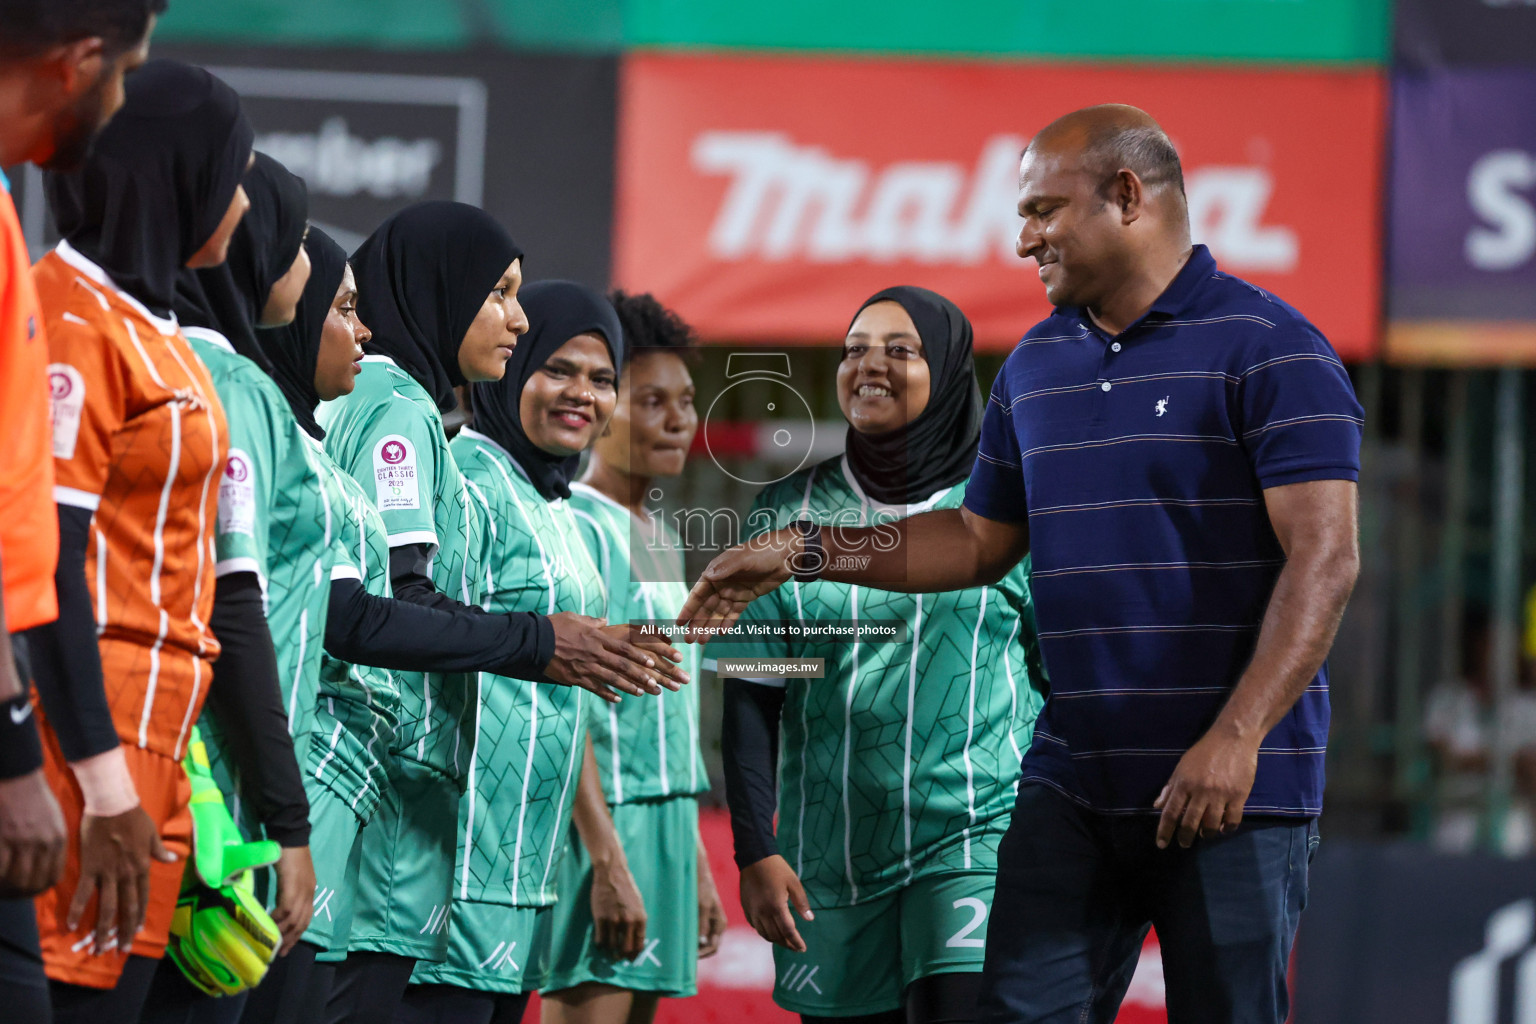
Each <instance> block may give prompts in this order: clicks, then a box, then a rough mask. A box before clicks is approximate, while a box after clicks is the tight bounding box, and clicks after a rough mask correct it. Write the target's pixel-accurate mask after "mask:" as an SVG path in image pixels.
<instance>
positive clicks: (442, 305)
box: [352, 202, 526, 412]
mask: <svg viewBox="0 0 1536 1024" xmlns="http://www.w3.org/2000/svg"><path fill="white" fill-rule="evenodd" d="M522 260H523V250H522V248H521V247H519V246H518V244H517V243H516V242H514V241H512V237H511V236H510V235H508V234H507V232H506V229H505V228H503V227H502V226H501V225H500V224H498V223H497V222H496V221H495V219H494V218H492V217H491V216H490V215H489V214H487V213H486V212H485V211H483V210H480V209H477V208H476V207H473V206H466V205H465V204H463V203H450V202H428V203H418V204H417V205H415V206H412V207H409V208H407V209H405V210H402V211H401V212H400V213H397V214H395V215H394V216H393V217H391V218H389V219H388V220H386V221H385V222H384V223H383V224H381V225H379V227H378V229H377V230H375V231H374V233H373V234H372V235H370V236H369V237H368V240H367V241H365V242H364V243H363V244H362V245H361V246H360V247H359V248H358V250H357V252H355V253H353V254H352V266H353V269H354V270H355V271H356V273H357V288H358V301H359V303H360V305H359V306H358V315H359V316H360V317H361V318H362V321H363V322H364V323H365V324H367V325H368V326H369V327H370V328H371V329H372V330H373V348H374V350H375V351H377V352H380V353H383V354H384V355H387V356H389V357H390V358H391V359H393V360H394V361H395V363H396V364H397V365H398V366H399V367H400V368H401V369H402V370H404V371H405V372H406V373H408V374H410V376H411V377H412V378H413V379H414V380H415V381H416V382H417V383H418V384H420V385H421V387H422V388H424V389H425V390H426V392H427V394H429V395H430V396H432V400H433V401H434V402H436V404H437V408H438V411H439V412H448V411H449V410H451V409H452V408H453V407H454V402H455V399H454V392H453V389H454V388H456V387H459V386H460V385H463V384H466V383H468V382H469V381H471V380H500V379H501V366H503V365H505V363H506V359H507V357H508V356H510V355H511V354H512V349H513V348H514V347H515V346H516V344H517V339H516V337H510V338H509V337H506V335H505V334H503V335H502V336H500V337H496V336H494V335H492V334H482V333H481V332H476V333H474V334H472V333H471V331H472V328H474V327H475V321H476V318H477V317H479V316H480V315H481V314H480V310H481V308H482V307H483V306H484V304H485V303H486V301H487V299H486V296H487V293H492V292H494V291H497V290H500V291H502V292H503V293H504V296H503V297H508V296H510V297H511V307H512V308H513V309H515V308H516V305H517V301H516V295H517V288H518V285H520V284H521V283H522ZM503 323H504V324H505V325H506V331H507V332H508V333H510V334H512V335H516V334H519V333H521V330H520V329H519V327H517V326H514V324H521V326H526V322H525V321H521V318H520V317H517V316H515V315H514V314H513V313H512V312H511V310H509V311H508V312H507V314H506V318H505V320H504V321H503ZM502 349H504V351H501V350H502Z"/></svg>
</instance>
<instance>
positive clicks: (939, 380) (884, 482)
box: [846, 285, 983, 505]
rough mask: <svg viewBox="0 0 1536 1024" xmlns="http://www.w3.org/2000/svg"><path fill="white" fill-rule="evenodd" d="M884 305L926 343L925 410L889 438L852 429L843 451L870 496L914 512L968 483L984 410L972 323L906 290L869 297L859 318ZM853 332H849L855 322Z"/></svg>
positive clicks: (943, 302) (931, 297) (931, 295)
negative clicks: (896, 310) (902, 313)
mask: <svg viewBox="0 0 1536 1024" xmlns="http://www.w3.org/2000/svg"><path fill="white" fill-rule="evenodd" d="M886 301H890V302H895V303H896V304H897V305H899V306H901V308H902V309H904V310H906V311H907V315H908V316H910V317H911V318H912V323H913V325H914V326H915V327H916V328H917V335H918V337H920V338H921V339H922V340H923V358H924V359H926V360H927V361H928V374H929V378H930V383H929V390H928V404H927V405H926V406H925V407H924V408H923V411H922V412H920V413H918V414H917V417H916V418H915V419H913V420H912V422H911V423H908V424H907V425H906V426H903V427H898V428H897V429H895V430H891V431H888V432H886V433H884V434H861V433H859V432H858V431H857V430H854V429H853V427H851V426H850V427H849V428H848V442H847V449H846V450H847V453H848V465H849V467H850V468H851V469H852V470H853V475H854V476H855V477H857V478H858V481H859V486H860V487H862V488H864V493H865V494H868V495H869V496H870V497H871V498H874V499H875V500H876V501H879V502H882V503H884V504H887V505H910V504H913V503H915V502H919V501H923V500H925V499H926V498H928V497H929V496H930V495H932V494H934V493H935V492H937V491H939V490H942V489H943V488H945V487H949V486H951V485H952V484H957V483H959V482H960V481H961V480H964V479H965V478H966V477H967V476H969V475H970V473H971V469H972V467H973V466H974V464H975V462H976V446H977V443H978V442H979V441H980V439H981V414H982V412H983V407H982V404H981V390H980V389H979V388H978V387H977V386H976V363H975V361H974V359H973V358H972V353H971V322H970V321H969V320H967V319H966V316H965V314H964V313H962V312H960V307H959V306H957V305H955V304H954V303H953V302H950V301H949V300H948V299H946V298H945V297H944V296H942V295H939V294H938V293H937V292H931V291H929V290H928V289H926V288H913V287H911V286H909V285H901V286H898V287H896V288H887V289H885V290H884V291H879V292H876V293H875V294H874V295H871V296H870V297H869V298H868V299H866V300H864V304H863V305H862V306H860V307H859V313H862V312H864V310H865V309H867V308H868V307H870V306H872V305H874V304H875V303H876V302H886ZM853 318H854V320H857V319H858V313H855V314H854V316H853ZM848 326H849V329H850V330H852V328H853V323H852V321H849V325H848Z"/></svg>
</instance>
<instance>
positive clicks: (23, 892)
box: [0, 594, 65, 899]
mask: <svg viewBox="0 0 1536 1024" xmlns="http://www.w3.org/2000/svg"><path fill="white" fill-rule="evenodd" d="M28 691H29V684H28V682H27V680H25V679H23V678H22V677H21V676H20V675H19V674H18V673H17V671H16V658H15V655H14V653H13V652H12V650H11V634H10V633H9V632H8V631H7V630H6V626H5V600H4V595H3V594H0V702H3V701H9V700H13V699H15V698H17V697H22V696H25V695H26V694H27V693H28ZM17 728H21V729H33V730H35V729H36V728H37V723H36V722H35V721H32V720H29V721H26V722H24V723H22V724H21V725H20V726H17ZM28 742H30V743H35V742H36V741H35V740H29V741H28ZM33 749H34V751H35V750H36V748H35V747H34V748H33ZM33 763H35V762H33ZM64 839H65V837H64V816H63V815H62V814H60V813H59V803H58V801H57V800H55V799H54V798H53V791H52V790H50V789H49V788H48V781H47V780H46V779H45V778H43V769H42V768H41V767H38V768H34V769H33V770H32V771H30V772H27V773H26V774H25V775H18V776H16V777H15V778H10V779H0V899H20V898H22V897H25V896H36V895H37V894H38V893H40V892H42V891H43V890H44V889H47V888H48V887H49V886H51V885H52V884H53V883H54V882H57V881H58V880H59V874H60V873H61V872H62V871H63V870H64Z"/></svg>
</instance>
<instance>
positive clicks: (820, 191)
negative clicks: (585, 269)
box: [614, 54, 1385, 359]
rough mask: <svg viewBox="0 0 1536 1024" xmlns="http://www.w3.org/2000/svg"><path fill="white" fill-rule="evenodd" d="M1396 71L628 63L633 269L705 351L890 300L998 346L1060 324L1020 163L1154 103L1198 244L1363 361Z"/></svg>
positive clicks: (811, 330)
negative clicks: (1037, 256) (1053, 128)
mask: <svg viewBox="0 0 1536 1024" xmlns="http://www.w3.org/2000/svg"><path fill="white" fill-rule="evenodd" d="M1384 97H1385V88H1384V84H1383V81H1382V77H1381V75H1380V73H1379V72H1375V71H1368V70H1349V71H1290V70H1247V69H1244V70H1238V69H1209V68H1207V69H1201V70H1198V71H1187V70H1163V69H1156V68H1144V67H1121V66H1115V67H1108V66H1103V67H1100V66H1071V65H1055V64H1050V65H1047V64H1028V65H1025V64H1016V63H1006V64H1005V63H986V62H965V63H960V62H954V63H950V62H933V61H914V60H899V61H898V60H853V59H844V60H837V59H826V58H818V57H789V56H783V57H778V56H775V57H741V56H719V55H675V54H665V55H664V54H638V55H632V56H629V57H627V58H626V59H625V61H624V65H623V67H622V70H621V95H620V113H619V147H618V149H619V153H618V178H617V191H618V195H617V213H616V225H615V240H614V249H615V253H614V255H615V268H614V276H615V280H616V281H617V283H618V284H619V285H621V286H622V287H624V288H628V289H645V290H650V291H653V292H655V293H656V294H657V295H658V296H659V297H660V298H661V299H662V300H663V301H665V302H667V303H668V304H670V305H672V306H674V307H676V308H677V309H678V310H679V311H680V312H681V313H682V314H683V315H684V316H685V317H686V318H687V319H688V320H690V321H691V322H692V323H693V324H694V325H695V326H697V327H698V328H699V329H700V331H701V332H702V333H703V335H704V336H705V337H706V338H710V339H715V340H722V341H734V342H740V341H765V342H796V341H801V342H810V341H825V340H829V339H834V338H838V337H840V336H841V334H842V332H843V330H844V329H845V328H846V326H847V322H848V320H849V319H850V317H851V315H852V313H853V311H854V310H855V309H856V308H857V307H858V304H859V302H860V301H861V300H863V299H864V298H865V297H866V296H868V295H870V294H872V293H873V292H875V291H877V290H879V289H880V288H883V287H886V286H888V285H892V284H918V285H923V286H925V287H928V288H932V289H934V290H935V291H938V292H941V293H943V294H945V295H947V296H948V297H949V298H951V299H953V300H954V301H955V302H957V303H958V304H959V305H960V306H961V308H962V309H964V310H965V311H966V313H967V314H968V315H969V316H970V318H971V320H972V323H973V324H974V326H975V328H976V337H977V343H978V345H979V346H980V347H982V348H990V349H993V350H997V349H1007V348H1010V347H1011V346H1012V345H1013V343H1014V342H1015V341H1017V339H1018V338H1019V336H1020V335H1021V334H1023V332H1024V331H1025V330H1027V329H1028V328H1029V327H1030V325H1031V324H1033V323H1035V322H1036V321H1037V320H1039V319H1041V318H1042V317H1044V316H1045V315H1046V314H1047V313H1048V312H1049V307H1048V304H1047V303H1046V300H1045V292H1044V289H1043V288H1042V286H1041V285H1040V282H1039V280H1038V278H1037V277H1036V274H1035V264H1034V262H1033V261H1032V260H1031V261H1024V260H1020V259H1019V258H1018V256H1017V255H1016V253H1015V251H1014V242H1015V238H1016V235H1017V232H1018V226H1019V219H1018V217H1017V214H1016V213H1015V206H1016V202H1017V195H1016V193H1017V187H1018V158H1019V153H1020V151H1021V149H1022V148H1023V146H1024V145H1025V143H1026V142H1028V140H1029V138H1030V136H1031V135H1032V134H1033V133H1034V132H1035V131H1037V130H1039V129H1040V128H1041V127H1043V126H1044V125H1045V124H1047V123H1048V122H1050V121H1051V120H1053V119H1054V118H1056V117H1057V116H1059V115H1061V114H1064V113H1066V112H1068V111H1071V110H1074V109H1077V108H1078V107H1082V106H1087V105H1089V104H1092V103H1102V102H1122V103H1131V104H1134V105H1136V106H1139V107H1142V108H1143V109H1145V110H1147V111H1148V112H1149V113H1151V114H1152V115H1153V116H1154V117H1156V118H1157V119H1158V120H1159V121H1160V122H1161V123H1162V125H1163V127H1164V128H1166V129H1167V131H1168V133H1169V135H1170V136H1171V137H1172V138H1173V140H1174V143H1175V145H1176V146H1177V147H1178V148H1179V151H1180V154H1181V155H1182V157H1183V160H1184V169H1185V179H1186V184H1187V192H1188V196H1189V204H1190V217H1191V222H1192V228H1193V233H1194V237H1195V240H1196V241H1199V242H1204V243H1206V244H1208V245H1209V246H1210V247H1211V249H1212V251H1213V252H1214V254H1215V256H1216V258H1217V260H1218V262H1219V263H1220V265H1221V266H1222V267H1223V268H1224V269H1225V270H1227V271H1229V272H1230V273H1233V274H1236V275H1238V276H1240V277H1243V278H1246V279H1247V280H1249V281H1252V282H1253V283H1254V284H1257V285H1259V286H1260V287H1263V288H1266V289H1269V290H1271V291H1273V292H1274V293H1275V294H1276V295H1278V296H1280V297H1281V298H1282V299H1285V300H1286V301H1287V302H1290V303H1291V304H1292V305H1294V306H1296V307H1297V308H1299V309H1300V310H1301V311H1302V313H1304V314H1305V315H1306V316H1308V317H1309V318H1310V319H1312V320H1313V321H1314V322H1315V323H1316V324H1317V325H1318V326H1319V327H1320V328H1321V329H1322V330H1323V331H1324V332H1325V333H1326V334H1327V335H1328V336H1329V338H1330V340H1332V341H1333V343H1334V345H1335V346H1336V347H1337V348H1338V350H1339V352H1340V354H1341V355H1343V356H1344V357H1345V358H1350V359H1359V358H1364V357H1367V356H1369V355H1371V354H1372V353H1373V352H1374V351H1375V347H1376V344H1377V340H1378V335H1379V330H1380V288H1381V270H1380V256H1379V251H1380V240H1379V239H1380V220H1381V212H1380V198H1379V195H1380V187H1381V176H1382V154H1381V149H1382V122H1383V116H1384V115H1383V110H1384V107H1383V105H1384V103H1385V99H1384Z"/></svg>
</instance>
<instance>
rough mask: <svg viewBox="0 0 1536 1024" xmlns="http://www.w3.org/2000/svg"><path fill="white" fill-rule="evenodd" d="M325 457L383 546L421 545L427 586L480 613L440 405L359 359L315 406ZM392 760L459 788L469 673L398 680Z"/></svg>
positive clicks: (472, 700)
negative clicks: (427, 554)
mask: <svg viewBox="0 0 1536 1024" xmlns="http://www.w3.org/2000/svg"><path fill="white" fill-rule="evenodd" d="M318 419H319V421H320V425H321V426H322V427H324V428H325V432H326V433H325V450H326V451H327V452H329V453H330V455H331V458H333V459H335V460H336V464H337V465H339V466H340V467H341V468H342V469H344V470H346V471H347V473H349V474H350V475H351V476H352V478H353V479H354V480H356V481H357V482H358V483H359V484H361V485H362V488H363V493H365V494H367V495H370V496H371V497H372V498H373V505H374V508H375V509H377V510H378V513H379V517H380V518H381V519H382V520H383V521H384V527H385V529H386V530H387V531H388V534H389V546H390V547H391V548H394V547H400V546H401V545H405V544H427V545H429V546H430V547H431V548H432V550H433V556H432V582H433V584H434V585H436V587H437V589H438V590H440V591H442V593H444V594H446V595H447V596H449V597H451V598H453V599H454V600H456V601H459V602H462V603H464V604H479V603H480V578H481V574H480V566H479V564H478V562H479V557H480V551H481V532H482V531H483V529H484V524H482V523H481V521H480V516H479V511H478V508H477V507H476V505H475V503H474V502H472V501H470V500H469V490H468V487H467V486H466V485H465V483H464V477H463V475H462V474H461V473H460V472H459V467H458V464H457V463H456V462H455V461H454V458H453V453H452V452H450V451H449V449H448V438H447V437H446V436H445V435H444V433H443V417H442V414H441V413H439V412H438V409H437V404H436V403H435V402H433V401H432V396H431V395H429V394H427V392H426V389H424V388H423V387H422V386H421V385H420V384H418V383H416V381H415V380H414V379H412V378H411V376H410V375H409V374H407V373H406V372H405V371H404V370H402V369H400V367H398V366H397V365H395V361H394V360H393V359H390V358H388V357H386V356H365V357H364V358H363V371H362V373H360V374H358V376H357V386H356V388H355V389H354V390H353V392H352V393H351V394H350V395H346V396H343V397H341V398H338V399H336V400H335V401H331V402H326V403H324V404H322V405H321V406H320V411H319V414H318ZM397 678H398V679H399V681H400V724H399V728H398V729H397V730H396V733H395V747H394V750H393V753H396V754H398V755H399V756H401V757H404V758H409V759H411V760H414V761H417V762H419V763H421V764H424V765H426V766H427V767H429V768H432V769H434V770H436V771H439V772H442V773H443V774H445V775H447V776H449V777H450V778H453V779H457V780H460V781H461V782H462V781H463V780H464V778H465V776H466V775H467V774H468V772H469V761H470V748H471V747H472V746H473V745H474V741H475V709H476V701H477V696H476V695H477V693H478V690H479V679H478V673H474V672H401V673H398V675H397Z"/></svg>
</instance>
